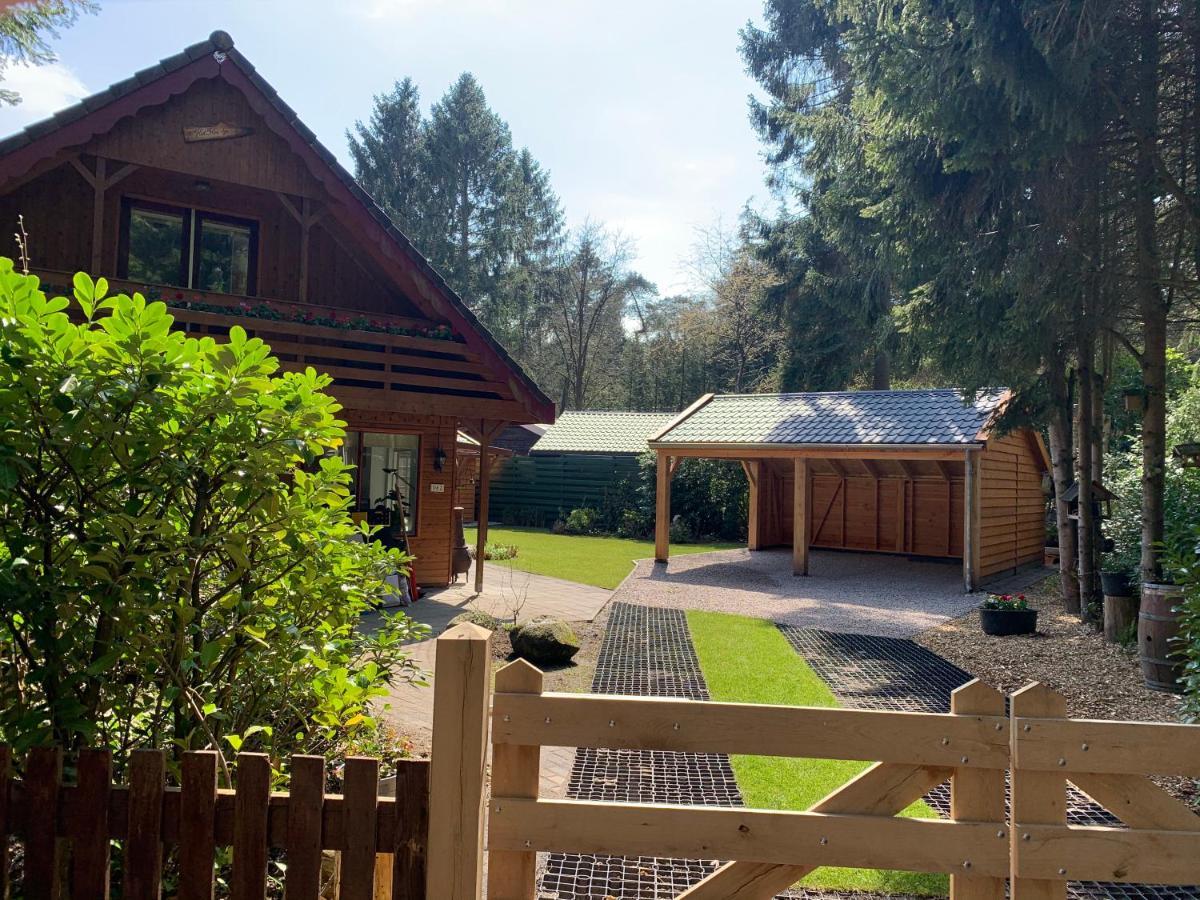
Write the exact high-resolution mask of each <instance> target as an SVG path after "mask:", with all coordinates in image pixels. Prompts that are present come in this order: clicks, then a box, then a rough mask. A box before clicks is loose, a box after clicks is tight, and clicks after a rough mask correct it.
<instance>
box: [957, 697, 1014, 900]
mask: <svg viewBox="0 0 1200 900" xmlns="http://www.w3.org/2000/svg"><path fill="white" fill-rule="evenodd" d="M1004 702H1005V698H1004V695H1003V694H1002V693H1000V692H999V691H998V690H996V689H995V688H994V687H990V686H989V685H986V684H984V683H983V682H982V681H979V680H975V681H969V682H967V683H966V684H964V685H963V686H962V687H960V688H957V689H956V690H955V691H954V692H953V693H952V694H951V695H950V711H951V712H952V713H953V714H954V715H956V716H975V715H979V716H997V717H999V716H1003V715H1004ZM968 758H969V757H968ZM1004 790H1005V766H1000V767H998V768H995V769H976V768H966V767H965V766H964V767H963V768H956V769H955V770H954V777H953V778H951V780H950V818H951V819H953V820H954V821H956V822H1003V821H1004V814H1005V809H1004ZM950 896H951V897H953V898H954V900H1004V879H1003V878H989V877H987V876H978V875H974V874H969V873H964V872H955V873H952V874H951V875H950Z"/></svg>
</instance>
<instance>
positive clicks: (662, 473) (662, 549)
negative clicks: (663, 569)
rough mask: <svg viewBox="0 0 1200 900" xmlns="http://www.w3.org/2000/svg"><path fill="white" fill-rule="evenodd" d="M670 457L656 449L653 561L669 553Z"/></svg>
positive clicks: (665, 558) (662, 559) (663, 558)
mask: <svg viewBox="0 0 1200 900" xmlns="http://www.w3.org/2000/svg"><path fill="white" fill-rule="evenodd" d="M672 465H673V463H672V460H671V457H670V456H668V455H667V453H666V452H665V451H663V450H659V451H658V465H657V466H656V467H655V471H656V478H655V480H656V484H655V492H654V561H655V562H660V563H665V562H666V561H667V560H668V559H669V558H670V554H671V470H672Z"/></svg>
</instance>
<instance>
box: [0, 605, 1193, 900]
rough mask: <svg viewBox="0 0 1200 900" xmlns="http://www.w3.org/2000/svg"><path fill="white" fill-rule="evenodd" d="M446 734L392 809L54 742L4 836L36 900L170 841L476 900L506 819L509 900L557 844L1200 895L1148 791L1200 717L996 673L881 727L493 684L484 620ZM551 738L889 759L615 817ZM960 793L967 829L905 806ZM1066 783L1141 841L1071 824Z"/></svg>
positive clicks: (718, 887)
mask: <svg viewBox="0 0 1200 900" xmlns="http://www.w3.org/2000/svg"><path fill="white" fill-rule="evenodd" d="M1006 705H1007V707H1008V709H1007V711H1006V708H1005V707H1006ZM489 723H490V740H489ZM433 737H434V743H433V754H432V761H431V763H430V764H429V765H428V766H426V765H425V764H422V763H409V764H405V765H404V766H402V768H401V769H400V773H399V776H398V784H397V791H396V794H397V797H396V798H395V799H391V798H384V797H380V796H378V793H379V778H378V762H377V761H376V760H372V759H365V758H360V759H350V760H348V761H347V763H346V768H345V787H344V790H343V793H342V794H341V795H336V796H331V795H326V794H325V793H324V761H323V760H322V759H321V758H320V757H294V758H293V759H292V763H291V772H292V775H291V783H290V785H289V787H290V790H289V792H288V793H274V794H273V793H271V792H270V783H271V769H270V764H269V762H268V760H267V759H266V757H264V756H261V755H257V754H242V755H241V756H239V758H238V763H237V775H236V784H237V790H236V791H223V790H220V791H219V790H217V788H216V784H217V761H216V758H215V755H214V754H211V753H189V754H186V755H185V757H184V762H183V768H182V777H181V779H180V782H181V783H180V786H179V787H168V786H166V783H165V778H164V762H165V759H164V756H163V754H162V753H160V752H157V751H142V752H138V753H135V754H134V755H133V756H132V757H131V759H130V762H129V766H128V773H129V777H128V782H129V783H128V785H113V784H112V778H111V772H112V769H111V760H110V757H109V756H108V754H107V753H104V752H99V751H93V752H85V753H83V754H81V755H80V757H79V759H78V762H77V766H76V775H75V777H74V778H73V779H72V781H71V783H64V780H63V777H62V757H61V755H60V753H59V752H58V751H57V750H53V749H47V750H36V751H33V752H32V753H31V754H30V755H29V756H28V758H27V760H26V762H25V767H24V772H23V775H22V777H21V778H20V779H19V780H16V779H11V778H10V777H9V775H8V773H9V771H10V766H9V762H10V760H9V759H8V757H7V751H6V750H3V749H0V773H2V774H0V779H2V781H0V800H4V801H5V802H2V803H0V834H2V835H14V836H16V837H17V838H19V839H20V840H21V841H22V842H23V855H24V858H23V863H24V873H23V878H24V896H25V897H27V898H30V900H43V898H44V900H51V898H54V900H57V897H58V893H57V887H56V885H58V884H59V882H60V881H62V880H63V879H64V878H65V879H66V880H67V882H68V883H69V885H70V887H71V892H70V896H71V897H72V898H75V897H80V898H82V897H87V898H91V897H101V898H102V897H106V896H108V894H107V883H108V878H109V874H108V873H109V850H110V841H114V840H115V841H120V842H122V852H123V859H122V872H123V875H122V896H123V897H124V898H126V900H140V898H157V897H158V891H159V881H160V878H161V873H162V867H163V856H164V853H165V852H168V851H170V850H171V849H172V848H177V852H176V859H177V864H178V872H179V885H180V888H179V892H178V895H177V896H178V897H179V898H181V900H201V898H203V900H211V897H212V896H213V860H214V854H215V851H216V848H217V847H226V846H227V847H231V848H232V870H231V873H230V878H231V881H230V896H231V897H232V898H234V900H251V898H253V900H261V898H262V897H263V896H264V893H265V889H266V869H267V862H268V856H269V854H270V852H271V851H272V850H281V851H283V858H284V860H285V862H286V874H285V887H286V896H287V898H288V900H316V898H317V896H318V890H319V888H318V885H319V880H320V869H321V860H322V851H336V852H338V853H339V854H340V859H341V893H340V897H341V898H342V900H368V898H374V900H385V898H391V900H410V898H411V900H419V898H424V897H426V896H427V897H429V898H437V900H479V898H480V897H481V896H482V890H483V884H482V877H483V871H484V854H485V849H484V848H485V823H486V826H487V827H486V841H487V843H486V847H487V850H486V853H487V855H488V866H487V871H488V898H489V900H532V898H533V897H534V896H535V893H534V891H535V885H534V881H535V863H536V854H537V853H538V852H539V851H560V852H568V853H572V852H573V853H596V854H614V855H629V856H651V857H676V858H684V859H725V860H733V861H732V862H729V863H726V864H725V865H723V866H721V867H720V868H718V869H717V870H716V871H715V872H714V873H713V874H712V875H710V876H709V877H708V878H706V879H705V880H703V881H701V882H700V883H699V884H696V885H694V886H693V887H691V888H690V889H688V890H686V891H684V892H683V894H681V895H680V898H679V900H685V898H686V900H768V898H771V897H774V896H775V894H776V893H778V892H780V891H782V890H784V889H786V888H787V887H788V886H789V885H791V884H792V883H794V882H795V881H797V880H798V879H800V878H802V877H804V876H805V875H807V874H808V873H810V872H812V871H813V870H814V869H816V868H819V867H820V866H849V867H855V868H873V869H903V870H910V871H923V872H943V873H947V874H949V876H950V893H951V897H952V898H954V900H1003V898H1004V897H1005V896H1006V886H1007V887H1008V895H1009V896H1011V897H1012V898H1013V900H1028V898H1039V900H1051V898H1065V897H1066V884H1067V881H1068V880H1081V881H1102V882H1133V883H1150V884H1197V883H1200V818H1198V817H1197V816H1196V815H1195V814H1194V813H1193V812H1192V811H1191V810H1190V809H1189V808H1188V807H1187V806H1185V805H1184V804H1182V803H1180V802H1179V801H1178V800H1176V799H1174V798H1173V797H1172V796H1170V795H1169V794H1167V793H1166V792H1165V791H1163V790H1162V789H1161V788H1159V787H1158V786H1157V785H1156V784H1155V783H1154V782H1152V781H1151V780H1150V779H1149V778H1148V777H1147V776H1150V775H1155V774H1168V775H1182V776H1187V777H1192V778H1198V777H1200V726H1192V725H1168V724H1157V723H1141V722H1107V721H1089V720H1075V719H1069V718H1067V716H1066V704H1065V701H1064V700H1063V698H1062V697H1061V696H1060V695H1058V694H1056V693H1054V692H1053V691H1051V690H1050V689H1048V688H1046V687H1044V686H1042V685H1037V684H1034V685H1030V686H1029V687H1026V688H1025V689H1023V690H1021V691H1018V692H1016V693H1015V694H1013V695H1011V697H1009V698H1007V704H1006V698H1005V697H1004V696H1003V695H1002V694H1000V693H999V692H998V691H995V690H994V689H992V688H990V687H988V686H987V685H984V684H982V683H980V682H977V681H976V682H971V683H970V684H967V685H964V686H963V687H961V688H959V689H958V690H957V691H955V692H954V695H953V698H952V703H951V711H950V712H949V713H944V714H943V713H913V712H884V711H874V710H855V709H824V708H820V709H818V708H807V707H782V706H758V705H749V704H734V703H699V702H696V701H691V700H675V699H659V698H646V697H620V696H611V695H588V694H556V693H547V692H544V691H543V690H542V673H541V672H539V671H538V670H537V669H536V668H534V667H533V666H531V665H529V664H528V663H525V662H523V661H517V662H514V663H511V664H509V665H508V666H506V667H504V668H503V669H501V670H500V671H499V672H498V673H496V676H495V689H494V692H493V687H492V666H491V635H490V633H489V632H487V631H486V630H484V629H482V628H479V627H478V626H475V625H470V624H467V625H459V626H457V627H455V628H452V629H450V630H449V631H447V632H446V633H445V634H443V635H442V636H441V637H440V638H439V639H438V642H437V661H436V672H435V680H434V714H433ZM489 745H490V748H491V760H490V761H491V791H490V799H488V787H487V785H488V778H487V772H488V762H489V754H488V749H489ZM543 746H561V747H600V748H616V749H645V750H673V751H685V752H710V753H737V754H750V755H764V756H786V757H815V758H827V759H847V760H862V761H869V762H872V763H873V765H871V766H870V767H869V768H867V769H866V770H865V771H864V772H863V773H862V774H861V775H859V776H858V777H857V778H855V779H854V780H852V781H850V782H849V783H848V784H846V785H844V786H843V787H841V788H839V789H838V790H837V791H835V792H833V793H832V794H830V795H829V796H828V797H826V798H825V799H824V800H822V801H821V802H819V803H818V804H816V805H815V806H814V807H813V808H812V809H810V810H807V811H804V812H781V811H770V810H760V809H742V808H728V807H725V808H715V807H702V806H674V805H666V804H637V803H600V802H593V801H583V800H561V799H546V798H541V797H539V793H538V789H539V764H540V756H541V748H542V747H543ZM947 780H948V781H949V782H950V786H951V812H950V817H949V818H947V819H915V818H907V817H898V816H897V815H896V814H897V813H899V812H900V811H901V810H903V809H905V808H906V807H907V806H909V805H910V804H912V803H913V802H915V801H916V800H918V799H920V798H921V797H923V796H924V795H925V794H926V793H927V792H928V791H929V790H930V789H931V788H933V787H935V786H937V785H938V784H941V783H943V782H945V781H947ZM1009 781H1011V804H1008V803H1006V794H1007V793H1008V792H1009V791H1008V789H1009V787H1010V785H1009V784H1008V783H1007V782H1009ZM1068 782H1070V783H1072V784H1074V785H1075V786H1076V787H1077V788H1079V789H1080V790H1082V791H1083V792H1084V793H1086V794H1087V795H1089V796H1090V797H1091V798H1092V799H1094V800H1095V801H1096V802H1097V803H1099V804H1101V805H1102V806H1104V807H1105V808H1107V809H1108V810H1109V811H1110V812H1111V813H1113V814H1114V815H1115V816H1116V817H1117V818H1118V819H1119V820H1120V821H1121V822H1122V823H1123V827H1106V826H1095V825H1087V826H1078V825H1068V824H1067V784H1068ZM427 791H428V793H427ZM427 803H428V805H426V804H427ZM7 847H8V844H7V842H6V841H0V872H6V871H7V869H8V860H7V859H6V858H4V854H5V853H6V852H7ZM380 863H382V865H380ZM381 870H382V872H383V873H386V874H381ZM1006 882H1007V885H1006ZM0 887H3V886H2V885H0ZM0 896H3V891H2V890H0Z"/></svg>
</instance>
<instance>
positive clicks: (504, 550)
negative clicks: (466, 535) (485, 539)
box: [483, 543, 519, 559]
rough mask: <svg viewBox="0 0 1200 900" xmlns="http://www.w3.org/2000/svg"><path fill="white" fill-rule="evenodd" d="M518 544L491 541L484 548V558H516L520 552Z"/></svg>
mask: <svg viewBox="0 0 1200 900" xmlns="http://www.w3.org/2000/svg"><path fill="white" fill-rule="evenodd" d="M518 552H519V551H518V549H517V545H516V544H499V543H489V544H488V545H487V546H486V547H484V548H483V558H484V559H516V558H517V553H518Z"/></svg>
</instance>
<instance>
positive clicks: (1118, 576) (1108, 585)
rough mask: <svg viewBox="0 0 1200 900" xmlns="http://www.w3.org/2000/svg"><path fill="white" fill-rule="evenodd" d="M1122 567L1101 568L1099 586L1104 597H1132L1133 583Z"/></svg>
mask: <svg viewBox="0 0 1200 900" xmlns="http://www.w3.org/2000/svg"><path fill="white" fill-rule="evenodd" d="M1132 581H1133V580H1132V579H1131V578H1130V577H1129V573H1128V572H1126V571H1124V570H1123V569H1108V568H1106V569H1101V571H1100V588H1101V589H1102V590H1103V591H1104V596H1105V597H1132V596H1133V583H1132Z"/></svg>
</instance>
